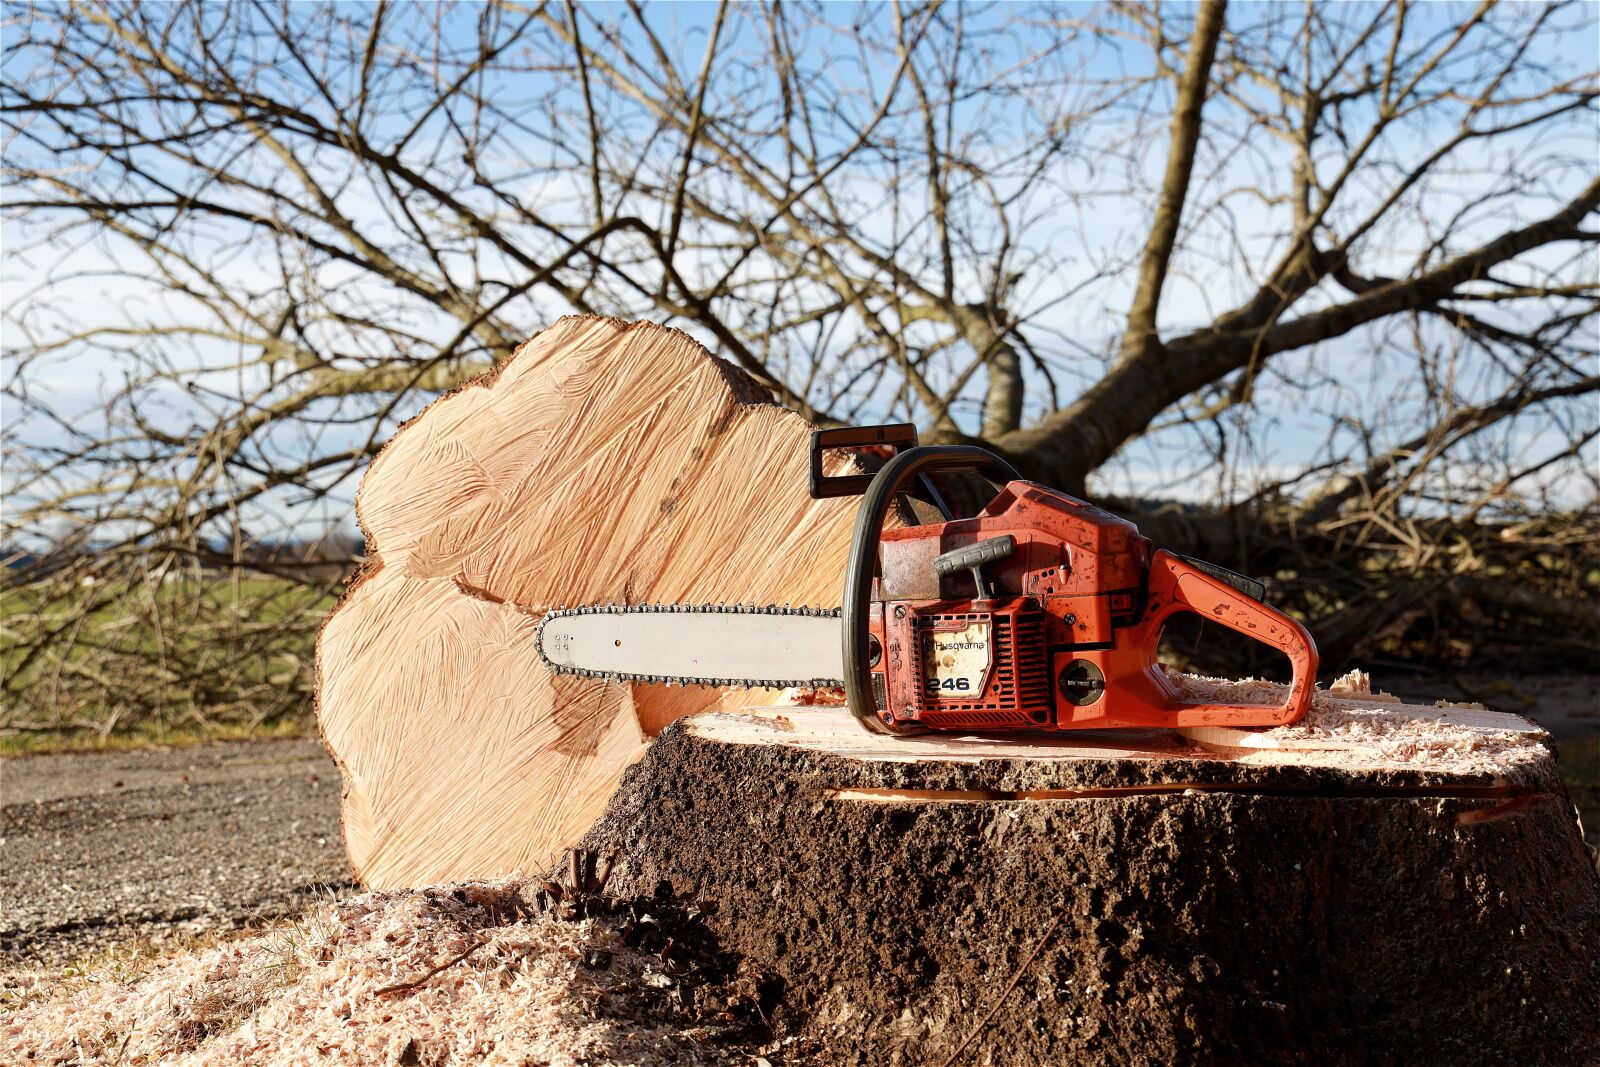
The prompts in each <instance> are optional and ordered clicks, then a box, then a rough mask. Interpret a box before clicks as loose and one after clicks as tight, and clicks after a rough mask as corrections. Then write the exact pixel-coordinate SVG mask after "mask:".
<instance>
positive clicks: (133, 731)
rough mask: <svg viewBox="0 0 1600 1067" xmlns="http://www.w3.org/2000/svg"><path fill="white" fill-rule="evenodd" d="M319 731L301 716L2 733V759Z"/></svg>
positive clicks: (269, 738) (272, 737)
mask: <svg viewBox="0 0 1600 1067" xmlns="http://www.w3.org/2000/svg"><path fill="white" fill-rule="evenodd" d="M315 733H316V730H315V729H314V728H313V727H312V726H311V724H310V722H309V721H306V720H302V719H301V718H298V717H295V718H283V719H278V720H275V721H273V722H268V723H257V724H255V725H250V724H248V723H226V722H223V723H212V724H210V725H205V726H202V725H200V724H197V723H193V722H186V723H179V724H177V725H173V726H163V725H162V724H160V723H156V722H141V723H136V724H134V725H132V726H129V727H126V728H124V729H122V730H119V731H115V732H113V733H109V734H103V733H100V732H99V731H98V730H91V729H63V730H49V731H43V732H27V733H20V732H13V733H5V732H0V759H6V758H9V757H12V756H43V755H50V754H53V753H61V752H127V751H131V750H135V749H148V748H182V747H185V746H189V745H208V744H211V743H212V742H214V741H274V740H279V739H282V738H291V737H311V736H314V735H315Z"/></svg>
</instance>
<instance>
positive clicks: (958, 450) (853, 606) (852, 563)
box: [840, 445, 1022, 734]
mask: <svg viewBox="0 0 1600 1067" xmlns="http://www.w3.org/2000/svg"><path fill="white" fill-rule="evenodd" d="M936 470H942V471H973V472H975V473H977V474H981V475H983V476H984V477H986V478H989V479H990V480H991V481H997V482H1000V483H1006V482H1013V481H1016V480H1018V479H1019V478H1021V477H1022V475H1020V474H1018V473H1017V472H1016V469H1015V468H1013V467H1012V466H1011V464H1009V463H1007V462H1006V461H1005V460H1003V459H1001V458H1000V457H999V456H997V455H995V454H994V453H993V452H990V451H989V450H987V449H983V448H975V447H973V446H971V445H923V446H921V447H918V448H910V449H907V450H905V451H904V452H901V453H899V454H898V455H896V456H895V457H894V458H893V459H891V460H890V461H889V462H888V463H886V464H884V465H883V468H882V469H881V470H879V471H878V473H877V474H875V475H874V476H873V478H872V482H871V484H870V485H868V486H867V491H866V493H865V494H864V495H863V496H862V498H861V510H860V511H858V512H856V525H855V532H854V533H853V534H852V535H851V537H850V559H849V562H848V563H847V564H846V565H845V569H844V599H843V601H842V604H843V611H842V612H841V613H840V614H841V619H840V623H841V629H842V630H843V633H844V695H845V701H846V702H847V703H848V704H849V707H850V713H851V714H852V715H854V716H855V717H856V718H857V719H860V720H861V722H862V724H863V725H865V726H866V727H867V728H868V729H869V730H874V731H876V732H878V733H887V734H913V733H922V732H923V730H924V729H925V728H924V727H897V726H894V725H893V724H892V723H891V722H885V721H884V720H883V719H881V718H879V716H878V702H877V700H876V699H875V698H874V697H873V693H872V665H871V659H872V654H871V635H870V634H869V633H868V621H869V620H870V618H871V615H872V578H873V572H874V571H875V570H876V569H877V566H878V544H879V542H880V541H881V540H882V537H883V520H884V518H885V517H887V516H888V514H889V507H890V506H891V505H892V504H893V503H894V499H895V494H896V493H898V492H899V491H900V487H901V486H902V485H904V484H905V483H906V482H907V481H908V480H910V479H911V478H913V477H916V476H917V475H920V474H926V473H928V472H931V471H936Z"/></svg>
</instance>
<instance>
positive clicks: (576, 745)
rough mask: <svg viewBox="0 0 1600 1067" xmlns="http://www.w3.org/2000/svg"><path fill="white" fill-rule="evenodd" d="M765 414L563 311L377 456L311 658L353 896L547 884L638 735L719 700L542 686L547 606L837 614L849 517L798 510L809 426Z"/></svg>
mask: <svg viewBox="0 0 1600 1067" xmlns="http://www.w3.org/2000/svg"><path fill="white" fill-rule="evenodd" d="M764 396H765V394H764V393H763V392H762V390H760V389H759V388H758V387H756V386H755V384H754V383H753V382H751V381H750V380H749V379H748V378H746V377H745V376H744V375H743V374H742V373H741V372H739V371H737V370H736V369H734V368H733V367H731V366H729V365H728V364H726V363H723V362H721V361H720V360H717V359H714V358H713V357H712V356H711V355H710V354H709V353H708V352H706V350H705V349H704V348H702V347H701V346H700V345H698V344H696V343H695V342H694V341H693V340H692V339H691V338H689V337H687V336H686V335H684V334H681V333H679V332H677V331H676V330H670V329H666V328H664V327H660V326H656V325H653V324H650V323H634V324H625V323H622V322H618V321H616V320H612V319H602V318H595V317H586V318H569V319H563V320H562V321H561V322H559V323H557V324H556V325H555V326H554V327H552V328H551V329H549V330H547V331H546V332H544V333H542V334H539V335H538V336H537V337H535V338H534V339H533V340H531V341H529V342H528V343H527V344H525V345H523V346H522V348H520V349H519V350H518V351H517V353H516V355H515V356H513V357H512V358H511V359H510V360H509V361H507V362H506V363H505V364H502V365H501V366H500V367H499V368H498V369H497V370H496V371H495V372H494V373H492V374H490V375H487V376H485V377H484V378H481V379H478V380H476V381H474V382H471V383H468V384H467V385H464V386H462V387H461V388H459V389H458V390H456V391H455V392H453V393H451V394H449V395H447V396H445V397H443V398H441V399H440V400H438V401H436V402H435V403H434V404H432V405H431V406H430V407H429V408H428V409H427V410H426V411H424V412H423V413H422V414H421V415H419V416H418V417H417V418H415V419H413V420H412V421H411V422H409V423H407V424H406V425H405V426H404V427H402V429H401V430H400V431H399V432H398V433H397V434H396V435H395V437H394V438H393V439H392V440H391V441H390V442H389V443H388V444H387V445H386V446H385V447H384V449H383V451H382V452H381V453H380V454H379V455H378V457H377V458H376V459H374V461H373V463H372V466H371V468H370V469H369V470H368V472H367V474H366V476H365V477H364V478H363V480H362V484H361V489H360V493H359V496H358V499H357V512H358V517H359V518H360V521H361V525H362V529H363V530H364V532H365V534H366V538H367V556H368V560H369V563H368V567H367V569H366V571H365V572H364V574H363V575H362V576H361V577H360V578H359V579H358V580H357V581H356V582H355V583H353V585H352V587H351V588H350V590H349V591H348V593H347V594H346V596H345V598H344V600H343V601H342V602H341V603H340V604H339V605H338V607H336V608H335V609H334V611H333V612H332V614H331V615H330V617H329V619H328V620H327V622H326V623H325V625H324V627H323V630H322V633H321V635H320V636H319V640H318V646H317V652H318V685H317V710H318V723H319V726H320V729H321V731H322V736H323V739H324V741H325V742H326V744H327V746H328V748H329V751H330V752H331V753H332V754H333V756H334V759H335V760H336V761H337V762H338V763H339V766H340V768H341V770H342V772H343V777H344V803H343V824H344V834H345V843H346V847H347V850H348V852H349V856H350V861H351V867H352V869H353V871H354V873H355V875H356V877H357V878H358V879H360V880H361V881H362V882H364V883H366V884H367V885H368V886H371V887H373V888H393V887H399V886H412V885H425V884H430V883H435V882H443V881H452V880H460V879H468V878H492V877H496V876H499V875H504V874H509V873H513V872H518V871H529V870H536V869H540V868H541V867H542V866H543V865H544V864H545V863H547V862H548V861H549V860H550V858H551V857H552V856H554V855H556V854H557V853H559V851H560V849H562V848H563V847H565V846H567V845H569V844H571V843H572V841H573V840H574V839H575V838H576V837H577V836H578V835H580V834H581V833H582V832H583V830H584V829H585V828H586V827H587V826H589V825H590V823H592V822H593V820H594V818H595V817H596V816H597V815H598V814H599V812H600V810H601V808H602V807H603V805H604V803H605V799H606V797H607V796H609V795H610V793H611V791H612V789H613V788H614V787H615V785H616V782H617V779H618V776H619V775H620V774H621V772H622V770H623V768H624V767H626V766H627V765H628V764H629V763H631V762H633V761H634V760H635V759H637V758H638V757H639V755H640V754H641V753H642V752H643V750H644V747H645V745H646V743H647V742H648V740H649V738H650V737H652V736H654V734H655V733H657V732H658V731H659V730H660V729H661V728H662V727H663V726H665V725H666V724H667V723H668V722H671V721H672V720H674V719H676V718H677V717H679V716H681V715H685V714H689V713H691V712H694V711H698V710H701V709H704V708H708V707H715V706H717V705H718V704H719V702H720V701H722V700H724V699H727V698H728V697H727V695H726V694H724V693H721V692H718V691H716V690H711V689H668V688H665V687H662V686H648V687H645V686H641V687H633V686H627V685H604V684H599V683H595V682H592V681H587V680H583V679H577V678H571V677H566V678H553V677H552V676H551V675H550V674H549V672H548V671H547V670H546V669H545V668H544V667H543V666H542V664H541V663H540V661H539V657H538V655H537V652H536V649H535V645H534V634H535V630H536V628H537V624H538V620H539V618H540V616H541V615H542V613H543V612H544V611H546V610H548V609H549V608H550V607H552V606H559V605H571V604H585V603H595V602H604V601H628V602H646V601H654V602H678V601H691V602H702V601H728V602H740V603H757V604H767V603H785V602H789V603H794V604H806V605H818V606H829V605H836V604H837V603H838V600H839V594H840V585H841V582H842V574H843V571H844V559H845V554H846V552H847V550H848V542H849V535H850V527H851V523H852V521H853V519H854V515H855V502H854V501H852V500H838V499H834V500H822V501H817V500H812V499H811V497H810V495H809V493H808V485H807V474H808V466H807V457H808V444H809V437H810V432H811V426H810V425H809V424H808V423H807V422H806V420H804V419H803V418H801V417H800V416H798V415H796V414H794V413H792V412H788V411H785V410H783V409H781V408H778V407H775V406H773V405H771V404H768V403H765V402H763V398H764ZM850 462H851V461H850V460H849V459H848V458H843V457H838V458H834V459H832V460H830V462H829V467H828V470H829V473H840V472H841V470H842V469H843V468H844V467H845V466H846V465H848V464H849V463H850ZM747 695H748V694H739V693H735V694H733V698H734V699H742V698H743V697H744V696H747Z"/></svg>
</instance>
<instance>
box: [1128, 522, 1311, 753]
mask: <svg viewBox="0 0 1600 1067" xmlns="http://www.w3.org/2000/svg"><path fill="white" fill-rule="evenodd" d="M1185 611H1192V612H1194V613H1195V614H1196V615H1198V616H1200V618H1202V619H1204V620H1206V621H1207V622H1215V623H1217V624H1219V625H1221V626H1226V627H1227V628H1228V629H1230V630H1233V631H1235V632H1237V633H1241V634H1243V635H1244V636H1246V637H1248V638H1251V639H1252V640H1255V641H1260V642H1261V643H1262V644H1264V645H1267V646H1268V647H1270V648H1275V649H1277V650H1278V651H1279V652H1282V653H1283V654H1284V655H1285V656H1288V657H1289V663H1290V665H1291V666H1292V667H1293V668H1294V677H1293V680H1292V681H1290V683H1289V693H1288V696H1287V698H1286V699H1285V700H1284V702H1283V703H1282V704H1281V705H1279V707H1278V709H1277V712H1276V713H1271V712H1269V711H1268V710H1267V709H1266V708H1263V707H1262V706H1261V705H1260V704H1210V703H1208V704H1186V703H1182V702H1180V701H1178V700H1177V699H1176V695H1177V694H1176V691H1173V692H1172V694H1171V697H1170V698H1169V699H1168V700H1167V701H1166V712H1167V714H1169V715H1170V716H1171V719H1170V721H1169V722H1167V723H1165V724H1163V725H1169V726H1229V725H1234V724H1236V723H1238V722H1239V721H1240V720H1241V717H1243V718H1244V719H1245V720H1247V721H1249V722H1251V723H1253V724H1258V725H1262V726H1267V725H1272V726H1281V725H1284V724H1286V723H1292V722H1299V721H1300V720H1301V719H1302V718H1304V717H1305V714H1306V710H1307V709H1308V708H1309V707H1310V706H1311V695H1312V693H1313V691H1314V690H1315V688H1316V680H1317V646H1316V643H1315V642H1314V641H1312V639H1311V634H1310V633H1309V632H1308V631H1307V630H1306V628H1305V627H1304V626H1302V625H1300V623H1298V622H1296V621H1295V620H1294V619H1292V618H1290V617H1289V616H1287V615H1285V614H1284V613H1283V612H1281V611H1279V610H1278V609H1277V608H1274V607H1272V606H1271V605H1269V604H1264V603H1262V602H1261V601H1259V600H1256V599H1254V598H1253V597H1250V596H1248V595H1246V594H1244V593H1241V592H1240V591H1239V590H1238V589H1235V588H1234V587H1233V586H1231V585H1229V584H1228V583H1227V582H1224V581H1221V580H1219V579H1217V578H1215V577H1213V576H1212V575H1210V574H1207V573H1206V572H1205V571H1203V570H1201V569H1200V568H1198V567H1195V566H1193V565H1192V564H1190V563H1189V562H1188V561H1187V560H1185V559H1183V558H1182V557H1181V556H1177V555H1174V554H1173V553H1171V552H1168V551H1167V550H1166V549H1157V550H1156V551H1155V552H1154V553H1153V554H1152V555H1151V557H1150V586H1149V600H1148V602H1147V606H1146V608H1145V616H1144V618H1143V619H1142V620H1141V621H1140V623H1139V625H1138V627H1137V629H1136V632H1135V634H1134V643H1135V645H1136V646H1142V647H1145V648H1150V649H1154V648H1155V647H1156V644H1157V642H1158V641H1160V639H1161V628H1162V627H1163V626H1165V625H1166V622H1167V620H1168V619H1170V618H1171V617H1172V616H1174V615H1177V614H1180V613H1182V612H1185Z"/></svg>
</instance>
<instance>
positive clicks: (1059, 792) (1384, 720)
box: [583, 679, 1600, 1065]
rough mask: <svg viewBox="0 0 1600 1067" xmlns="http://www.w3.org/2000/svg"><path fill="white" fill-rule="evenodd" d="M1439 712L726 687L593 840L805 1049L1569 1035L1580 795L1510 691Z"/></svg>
mask: <svg viewBox="0 0 1600 1067" xmlns="http://www.w3.org/2000/svg"><path fill="white" fill-rule="evenodd" d="M1183 681H1186V682H1187V683H1188V684H1192V685H1194V686H1196V687H1201V686H1219V685H1222V686H1225V687H1226V688H1227V689H1228V690H1229V692H1230V693H1239V692H1243V691H1247V690H1248V689H1250V688H1251V687H1254V686H1258V685H1259V684H1260V683H1237V684H1234V685H1228V684H1226V683H1217V682H1214V681H1208V680H1204V679H1183ZM1449 712H1450V709H1436V708H1435V709H1430V708H1421V707H1417V706H1408V705H1401V704H1396V703H1390V702H1387V701H1384V700H1381V699H1379V698H1377V697H1375V696H1370V695H1361V694H1350V695H1347V696H1346V697H1344V698H1339V697H1334V696H1331V695H1329V694H1320V695H1319V698H1318V700H1317V701H1316V703H1315V704H1314V706H1313V708H1312V710H1311V712H1310V714H1309V715H1308V716H1307V718H1306V720H1305V721H1304V722H1302V723H1301V724H1298V725H1297V726H1295V727H1289V728H1285V732H1288V731H1298V734H1297V736H1298V738H1299V740H1296V739H1295V738H1293V737H1290V738H1285V739H1283V741H1282V744H1281V746H1280V747H1277V748H1275V749H1272V750H1259V749H1258V750H1251V749H1246V748H1239V747H1232V746H1217V745H1212V744H1199V743H1196V742H1194V741H1193V740H1192V739H1189V738H1185V737H1183V736H1181V735H1178V734H1175V733H1166V732H1159V731H1157V732H1148V733H1146V732H1123V733H1118V734H1093V735H1083V734H1073V733H1065V734H1055V735H1048V736H1027V737H1024V736H1013V737H1005V738H990V737H959V736H954V735H923V736H919V737H914V738H891V737H879V736H874V735H868V734H866V733H864V732H863V731H862V730H861V729H860V728H859V727H858V726H857V725H856V723H855V722H854V721H853V720H852V719H851V718H850V716H849V715H848V714H847V713H845V712H844V711H843V710H842V709H838V708H833V709H828V708H817V707H778V706H763V707H755V706H750V707H745V708H742V709H739V710H737V711H729V712H715V713H708V714H703V715H697V716H695V717H693V718H690V719H686V720H684V721H683V722H680V723H677V724H674V725H673V726H671V727H669V728H668V730H667V731H666V732H664V733H663V734H662V736H661V737H660V738H659V739H658V740H657V741H656V742H655V743H654V745H653V746H652V747H651V749H650V750H649V752H647V753H646V755H645V757H644V759H643V760H642V761H641V762H640V763H638V764H637V765H635V766H634V767H633V768H632V769H630V770H629V771H628V772H627V774H626V775H625V776H624V778H623V781H622V784H621V786H620V788H619V789H618V791H617V793H616V795H615V796H614V797H613V799H612V801H611V803H610V805H609V807H608V809H607V811H606V813H605V815H604V816H603V817H602V818H601V820H600V821H599V822H598V823H597V824H596V826H595V827H594V828H593V829H592V830H591V831H590V833H589V834H588V835H587V836H586V837H585V839H584V842H583V847H584V848H587V849H593V850H594V851H596V852H598V853H599V854H600V855H602V856H608V857H615V858H616V866H615V868H614V871H613V873H612V878H611V883H610V884H611V887H612V890H613V891H614V892H617V893H620V894H623V895H639V894H648V893H650V892H652V891H655V890H656V888H657V887H659V886H661V885H662V884H663V883H666V884H668V885H670V887H671V889H672V892H673V894H674V896H675V897H677V898H679V899H682V898H688V899H698V900H703V901H704V902H705V906H706V908H707V910H708V912H709V914H710V916H711V918H710V919H709V922H710V923H711V925H712V927H713V929H714V932H715V933H716V934H717V936H718V938H719V939H720V940H721V943H722V944H724V945H725V946H727V947H728V948H729V949H731V950H732V951H734V952H736V953H738V954H739V955H740V956H741V957H742V958H743V960H744V966H745V967H746V968H747V969H748V970H749V971H750V972H751V973H752V974H753V975H762V974H766V975H775V976H776V977H777V979H778V980H779V981H780V982H781V984H782V988H783V989H784V991H785V992H784V999H783V1002H782V1004H781V1006H780V1007H779V1009H778V1010H777V1011H776V1012H775V1014H774V1022H775V1025H776V1026H777V1028H778V1031H779V1035H780V1037H781V1038H782V1039H783V1040H784V1041H785V1042H786V1043H785V1044H784V1045H782V1046H781V1047H783V1048H784V1049H786V1050H788V1052H789V1053H790V1054H791V1055H793V1056H794V1061H795V1062H816V1063H829V1064H880V1063H881V1064H893V1063H903V1064H914V1063H928V1064H941V1063H945V1062H947V1061H948V1060H949V1058H950V1057H951V1056H953V1055H955V1054H956V1053H957V1051H958V1050H962V1058H961V1060H960V1061H959V1062H963V1063H971V1064H991V1065H1009V1064H1017V1065H1022V1064H1029V1065H1032V1064H1044V1063H1051V1064H1054V1063H1063V1064H1064V1063H1073V1064H1101V1063H1104V1064H1165V1063H1179V1062H1181V1063H1218V1064H1221V1063H1230V1064H1231V1063H1301V1062H1312V1063H1320V1062H1326V1063H1450V1064H1479V1063H1481V1064H1502V1063H1518V1064H1568V1063H1586V1062H1592V1061H1593V1054H1594V1049H1595V1048H1596V1047H1597V1045H1596V1041H1597V1040H1600V954H1597V953H1596V952H1595V946H1596V945H1597V944H1600V878H1597V876H1596V871H1595V868H1594V864H1593V860H1592V857H1591V856H1590V855H1589V854H1588V852H1587V850H1586V849H1585V847H1584V845H1583V842H1582V839H1581V836H1580V834H1579V832H1578V828H1577V824H1576V820H1575V817H1574V814H1573V809H1572V805H1571V803H1570V801H1569V800H1568V798H1567V797H1566V795H1565V792H1564V790H1563V788H1562V786H1561V783H1560V781H1559V779H1558V778H1557V776H1556V774H1555V769H1554V765H1553V760H1552V758H1551V755H1550V752H1549V750H1548V749H1547V748H1546V747H1545V746H1544V745H1543V744H1542V743H1541V741H1540V734H1539V733H1538V732H1537V731H1536V730H1530V729H1528V727H1527V723H1526V721H1525V720H1520V719H1518V718H1517V717H1515V716H1506V717H1503V718H1492V719H1480V718H1479V717H1478V716H1473V717H1472V718H1471V721H1465V722H1454V723H1452V722H1449V721H1448V718H1447V717H1448V714H1449ZM1441 713H1444V715H1445V716H1446V719H1445V721H1435V722H1434V723H1433V724H1432V725H1431V726H1429V727H1428V729H1427V731H1426V733H1427V734H1428V735H1430V736H1432V737H1434V738H1435V739H1436V740H1438V739H1445V740H1444V742H1442V743H1440V744H1435V745H1415V744H1407V743H1399V744H1391V743H1390V742H1391V741H1394V740H1395V738H1394V737H1392V736H1390V729H1391V728H1394V729H1397V730H1398V731H1399V732H1400V733H1401V734H1404V733H1406V732H1407V731H1410V730H1411V729H1412V725H1413V724H1415V723H1419V722H1421V721H1423V720H1424V718H1425V717H1427V716H1429V715H1430V714H1431V715H1432V716H1433V717H1434V718H1435V719H1439V718H1440V715H1441ZM1481 714H1482V713H1479V715H1481ZM1335 743H1337V744H1338V746H1339V747H1336V748H1331V749H1330V748H1329V747H1328V745H1330V744H1335ZM964 1042H965V1043H967V1044H966V1045H965V1048H963V1043H964Z"/></svg>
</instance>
